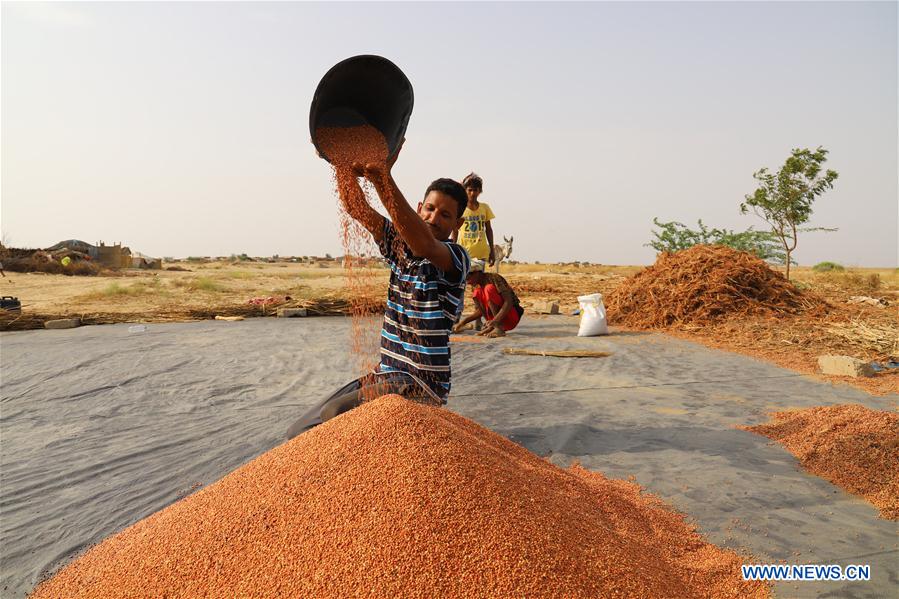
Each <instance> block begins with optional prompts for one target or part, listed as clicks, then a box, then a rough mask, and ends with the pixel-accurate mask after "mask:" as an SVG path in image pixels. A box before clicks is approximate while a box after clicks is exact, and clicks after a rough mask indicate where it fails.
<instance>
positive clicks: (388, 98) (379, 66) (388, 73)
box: [309, 54, 414, 162]
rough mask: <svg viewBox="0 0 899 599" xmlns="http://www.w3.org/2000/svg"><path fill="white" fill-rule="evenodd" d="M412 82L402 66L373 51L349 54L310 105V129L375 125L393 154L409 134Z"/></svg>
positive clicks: (326, 78)
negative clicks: (407, 133) (351, 55)
mask: <svg viewBox="0 0 899 599" xmlns="http://www.w3.org/2000/svg"><path fill="white" fill-rule="evenodd" d="M413 100H414V98H413V94H412V84H411V83H410V82H409V79H408V78H407V77H406V75H405V74H404V73H403V72H402V71H401V70H400V69H399V67H398V66H396V65H395V64H393V63H392V62H390V61H389V60H387V59H386V58H384V57H383V56H375V55H373V54H363V55H361V56H353V57H352V58H347V59H346V60H343V61H341V62H338V63H337V64H336V65H334V66H333V67H331V69H330V70H329V71H328V72H327V73H325V76H324V77H322V80H321V81H319V83H318V87H317V88H316V89H315V95H314V96H313V97H312V106H310V107H309V133H310V135H311V136H312V143H313V144H315V148H316V149H317V150H318V153H319V155H321V157H322V158H324V159H325V160H328V162H330V160H329V159H328V157H327V156H325V154H324V152H322V149H321V148H319V147H318V144H317V143H316V142H315V131H316V130H317V129H318V128H319V127H353V126H358V125H371V126H373V127H375V128H376V129H378V131H380V132H381V133H383V134H384V139H385V140H386V141H387V149H388V151H389V156H390V157H392V156H393V155H394V154H395V153H396V151H397V149H398V148H399V146H400V143H401V142H402V140H403V137H404V136H405V134H406V126H407V125H408V124H409V117H410V116H411V115H412V104H413Z"/></svg>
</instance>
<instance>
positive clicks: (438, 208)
mask: <svg viewBox="0 0 899 599" xmlns="http://www.w3.org/2000/svg"><path fill="white" fill-rule="evenodd" d="M418 216H420V217H421V220H423V221H425V223H426V224H427V225H428V226H430V227H431V233H433V234H434V239H439V240H440V241H446V240H447V239H449V237H450V233H452V232H453V229H458V228H459V227H461V226H462V219H461V218H459V204H458V203H457V202H456V200H454V199H453V198H452V197H450V196H448V195H447V194H445V193H443V192H442V191H432V192H430V193H428V195H427V196H425V199H424V201H423V202H419V204H418Z"/></svg>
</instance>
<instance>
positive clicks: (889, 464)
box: [742, 404, 899, 520]
mask: <svg viewBox="0 0 899 599" xmlns="http://www.w3.org/2000/svg"><path fill="white" fill-rule="evenodd" d="M771 417H772V418H773V422H771V423H769V424H761V425H757V426H748V427H742V428H744V429H745V430H748V431H752V432H754V433H758V434H760V435H764V436H766V437H769V438H771V439H774V440H775V441H777V442H778V443H780V444H782V445H783V446H784V447H785V448H786V449H787V450H788V451H789V452H790V453H792V454H793V455H795V456H796V458H797V459H798V460H799V462H800V463H801V464H802V467H803V468H805V469H806V470H808V471H809V472H811V473H813V474H816V475H818V476H820V477H822V478H825V479H827V480H829V481H830V482H832V483H834V484H835V485H837V486H839V487H841V488H843V489H845V490H846V491H848V492H849V493H852V494H854V495H860V496H862V497H864V498H865V499H867V500H868V501H870V502H871V503H872V504H874V505H875V506H876V507H877V508H878V509H880V515H881V516H882V517H884V518H887V519H890V520H899V414H897V413H896V412H886V411H881V410H872V409H869V408H866V407H864V406H860V405H857V404H847V405H836V406H828V407H816V408H809V409H806V410H795V411H787V412H774V413H773V414H771Z"/></svg>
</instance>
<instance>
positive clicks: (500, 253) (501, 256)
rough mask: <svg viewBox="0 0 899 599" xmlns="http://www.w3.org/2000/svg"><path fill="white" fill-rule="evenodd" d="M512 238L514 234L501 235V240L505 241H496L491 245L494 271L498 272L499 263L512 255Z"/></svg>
mask: <svg viewBox="0 0 899 599" xmlns="http://www.w3.org/2000/svg"><path fill="white" fill-rule="evenodd" d="M513 239H515V237H514V236H512V237H506V236H505V235H503V241H504V242H505V243H497V244H495V245H494V246H493V265H494V266H495V267H496V272H499V263H500V262H502V261H503V260H506V259H508V258H509V256H511V255H512V240H513Z"/></svg>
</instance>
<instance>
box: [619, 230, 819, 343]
mask: <svg viewBox="0 0 899 599" xmlns="http://www.w3.org/2000/svg"><path fill="white" fill-rule="evenodd" d="M606 307H607V309H608V312H609V321H610V322H611V323H613V324H620V325H625V326H631V327H635V328H643V329H652V328H665V327H671V326H675V327H676V326H678V325H683V324H699V323H704V322H712V321H717V320H724V319H727V318H731V317H733V316H768V315H781V314H797V313H800V312H803V311H805V310H809V309H823V308H825V304H824V302H823V300H821V299H819V298H817V297H816V296H813V295H810V294H807V293H803V292H802V291H800V290H799V289H797V288H796V287H795V286H793V284H792V283H790V282H789V281H787V279H786V278H785V277H784V276H783V275H782V274H781V273H779V272H777V271H775V270H773V269H772V268H771V267H769V266H768V265H767V264H765V262H764V261H762V260H760V259H758V258H756V257H755V256H753V255H752V254H748V253H746V252H740V251H737V250H734V249H732V248H729V247H725V246H720V245H696V246H693V247H691V248H688V249H686V250H681V251H679V252H677V253H674V254H671V253H667V252H666V253H662V254H660V255H659V257H658V259H657V260H656V263H655V264H653V265H652V266H650V267H648V268H646V269H644V270H642V271H640V272H639V273H637V274H636V275H634V276H632V277H630V278H628V279H627V280H625V281H623V282H622V283H621V284H620V285H619V286H618V287H616V288H615V290H614V291H612V293H610V294H609V295H608V296H607V297H606Z"/></svg>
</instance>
